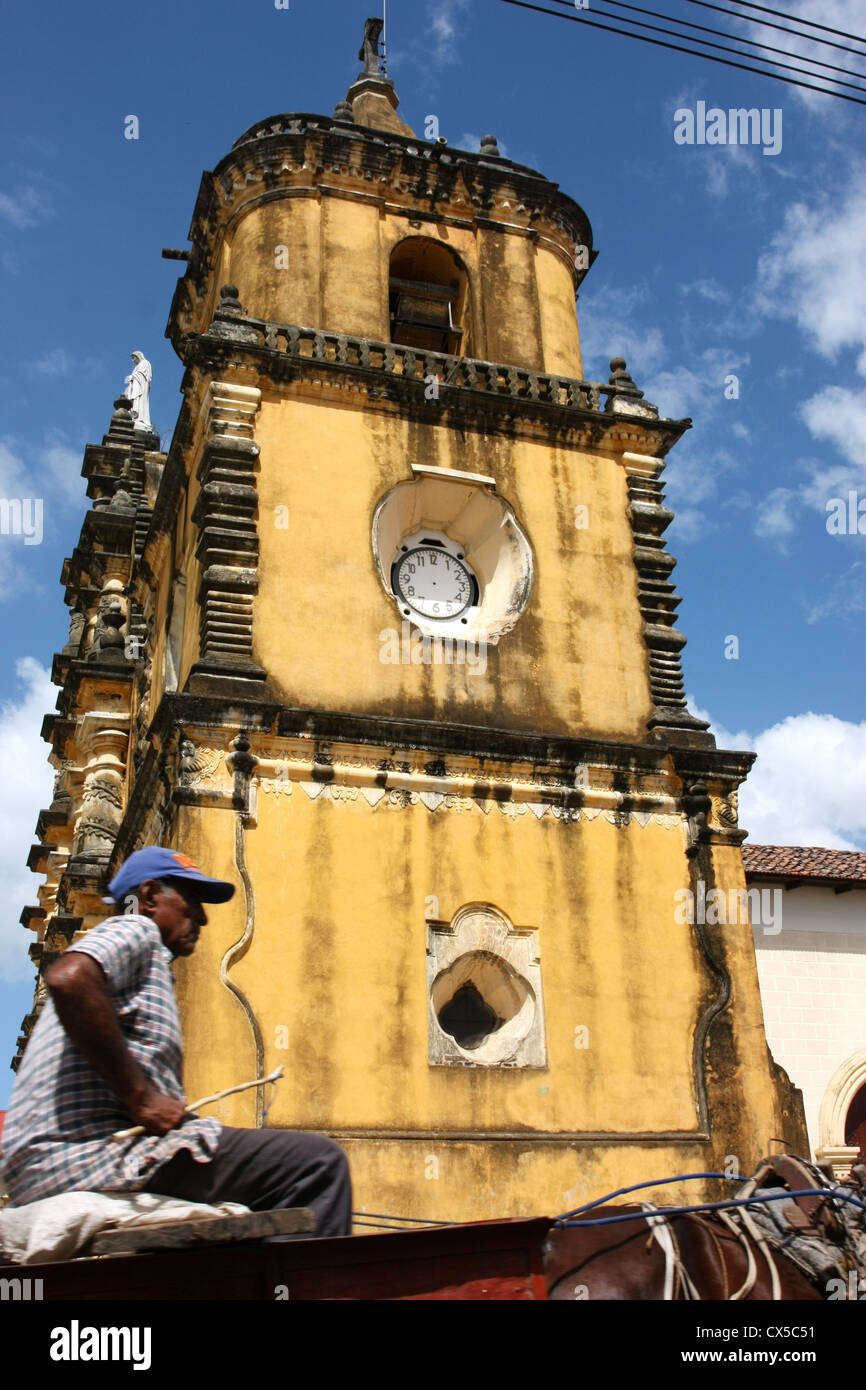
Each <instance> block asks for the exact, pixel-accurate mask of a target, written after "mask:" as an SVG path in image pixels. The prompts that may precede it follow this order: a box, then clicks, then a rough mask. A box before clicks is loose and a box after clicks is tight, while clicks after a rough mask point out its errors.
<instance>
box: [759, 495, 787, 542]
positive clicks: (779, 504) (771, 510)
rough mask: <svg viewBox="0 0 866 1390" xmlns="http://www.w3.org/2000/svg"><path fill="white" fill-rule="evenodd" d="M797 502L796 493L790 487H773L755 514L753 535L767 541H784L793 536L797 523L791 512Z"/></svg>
mask: <svg viewBox="0 0 866 1390" xmlns="http://www.w3.org/2000/svg"><path fill="white" fill-rule="evenodd" d="M796 500H797V493H796V491H795V490H794V489H793V488H790V487H774V488H773V490H772V492H769V493H768V494H767V496H766V497H765V498H764V500H763V501H762V502H759V503H758V506H757V509H756V513H755V535H756V536H766V537H767V538H768V539H769V540H773V541H784V540H785V538H786V537H788V536H791V535H793V533H794V532H795V531H796V529H797V523H796V522H795V520H794V518H793V516H792V515H791V510H792V508H793V506H794V504H795V502H796Z"/></svg>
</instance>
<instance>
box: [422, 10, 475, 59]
mask: <svg viewBox="0 0 866 1390" xmlns="http://www.w3.org/2000/svg"><path fill="white" fill-rule="evenodd" d="M468 6H469V0H437V3H436V4H435V5H431V6H429V7H428V9H427V12H426V23H427V24H428V25H429V27H430V30H431V32H432V35H433V50H432V53H431V55H430V56H431V57H432V59H433V61H434V62H435V63H438V64H441V65H442V66H446V65H448V64H450V63H456V62H457V59H458V57H459V53H458V50H457V44H456V43H455V39H456V38H457V25H458V22H459V20H460V19H461V17H462V16H463V14H464V13H465V12H466V10H467V9H468Z"/></svg>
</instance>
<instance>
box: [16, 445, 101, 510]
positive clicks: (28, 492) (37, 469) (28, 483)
mask: <svg viewBox="0 0 866 1390" xmlns="http://www.w3.org/2000/svg"><path fill="white" fill-rule="evenodd" d="M81 458H82V451H81V450H80V449H74V448H72V446H71V445H70V444H69V443H68V442H67V436H66V435H64V434H63V433H62V432H61V431H60V430H48V431H47V432H46V434H45V436H44V439H43V441H42V443H41V444H37V445H35V446H32V447H31V448H30V449H29V450H28V452H27V458H26V459H25V457H24V453H23V450H22V446H21V443H20V441H19V440H17V439H14V438H12V436H10V435H6V436H4V437H0V496H3V497H42V498H44V499H45V500H46V502H47V501H48V498H49V497H53V498H57V497H58V496H59V497H60V499H61V500H62V501H65V502H70V503H77V504H78V505H80V506H84V505H85V504H86V497H87V493H86V490H85V484H84V480H83V478H82V477H81ZM46 484H48V486H46Z"/></svg>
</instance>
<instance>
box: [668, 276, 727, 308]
mask: <svg viewBox="0 0 866 1390" xmlns="http://www.w3.org/2000/svg"><path fill="white" fill-rule="evenodd" d="M680 294H696V295H698V296H699V298H701V299H708V300H709V301H710V302H711V303H712V304H728V303H729V302H730V298H731V294H730V290H726V289H725V287H724V285H720V284H719V282H718V280H714V279H712V278H710V279H709V280H693V281H692V283H691V284H689V285H680Z"/></svg>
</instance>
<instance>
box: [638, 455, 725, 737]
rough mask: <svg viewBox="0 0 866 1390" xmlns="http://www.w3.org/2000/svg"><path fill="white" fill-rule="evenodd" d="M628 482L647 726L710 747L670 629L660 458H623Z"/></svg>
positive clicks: (678, 638) (680, 643)
mask: <svg viewBox="0 0 866 1390" xmlns="http://www.w3.org/2000/svg"><path fill="white" fill-rule="evenodd" d="M623 464H624V466H625V471H626V477H627V480H628V495H629V519H630V521H631V527H632V531H633V533H634V562H635V568H636V569H637V588H638V602H639V603H640V611H641V617H642V618H643V624H644V628H643V631H644V641H645V642H646V649H647V658H648V663H649V682H650V695H651V697H652V701H653V712H652V715H651V716H650V718H649V720H648V721H647V728H648V729H649V730H650V732H651V733H652V735H653V737H654V738H656V739H658V740H660V741H661V742H663V743H680V744H688V745H689V746H691V747H698V748H714V747H715V740H714V738H713V736H712V734H710V733H708V732H707V730H708V729H709V724H707V722H706V721H705V720H703V719H697V718H696V717H695V716H694V715H693V714H690V713H689V711H688V709H687V708H686V697H685V690H684V689H683V672H682V658H681V652H682V649H683V647H684V646H685V644H686V639H685V637H684V636H683V634H682V633H681V632H679V631H678V630H677V628H676V627H675V626H674V622H675V620H676V612H677V609H678V608H679V605H680V599H679V596H678V595H677V593H676V590H675V589H674V586H673V584H672V583H671V581H670V574H671V571H672V570H673V569H674V566H675V565H676V563H677V562H676V560H675V559H674V557H673V556H672V555H670V554H669V553H668V551H667V547H666V545H665V541H664V539H663V537H664V532H665V531H666V530H667V528H668V526H669V525H670V523H671V522H672V521H673V518H674V514H673V512H671V511H669V510H668V509H667V508H666V507H665V506H664V487H663V486H662V483H661V481H660V475H661V472H662V470H663V468H664V466H665V463H664V459H659V458H651V457H650V456H649V455H648V454H631V453H626V454H623Z"/></svg>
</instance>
